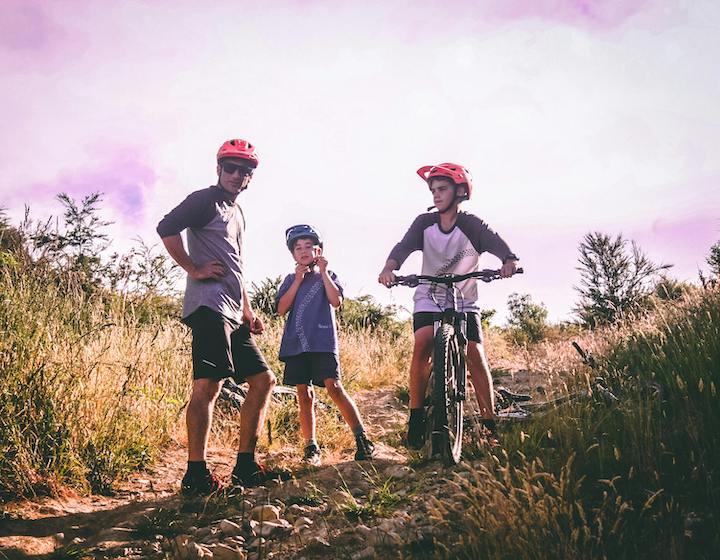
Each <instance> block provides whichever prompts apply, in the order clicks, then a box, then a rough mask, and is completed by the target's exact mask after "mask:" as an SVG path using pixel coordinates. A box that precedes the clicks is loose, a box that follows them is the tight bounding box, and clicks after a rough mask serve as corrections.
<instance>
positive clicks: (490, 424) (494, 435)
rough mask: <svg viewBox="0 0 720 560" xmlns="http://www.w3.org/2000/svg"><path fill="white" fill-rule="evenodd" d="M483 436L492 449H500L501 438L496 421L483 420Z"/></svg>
mask: <svg viewBox="0 0 720 560" xmlns="http://www.w3.org/2000/svg"><path fill="white" fill-rule="evenodd" d="M482 435H483V437H484V438H485V441H486V442H487V444H488V445H489V446H490V447H500V436H499V435H498V432H497V427H496V425H495V421H494V420H485V419H483V420H482Z"/></svg>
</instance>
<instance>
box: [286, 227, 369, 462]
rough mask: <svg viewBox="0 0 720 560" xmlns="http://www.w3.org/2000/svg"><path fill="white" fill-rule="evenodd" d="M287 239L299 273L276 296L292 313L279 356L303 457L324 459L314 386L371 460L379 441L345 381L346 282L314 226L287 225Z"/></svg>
mask: <svg viewBox="0 0 720 560" xmlns="http://www.w3.org/2000/svg"><path fill="white" fill-rule="evenodd" d="M285 243H286V245H287V248H288V249H289V250H290V252H291V253H292V256H293V258H294V259H295V272H294V273H293V274H288V275H287V276H286V277H285V280H284V281H283V283H282V284H281V286H280V288H279V289H278V294H277V297H276V304H277V310H278V313H279V314H280V315H285V313H288V312H289V313H290V314H289V316H288V319H287V321H286V322H285V331H284V332H283V338H282V342H281V344H280V359H281V360H282V361H283V362H285V378H284V382H285V384H287V385H295V386H296V387H297V395H298V405H299V408H300V410H299V416H300V432H301V433H302V436H303V438H304V440H305V455H304V460H305V461H306V462H308V463H310V464H312V465H319V464H320V462H321V460H320V447H319V446H318V444H317V441H316V439H315V392H314V389H313V385H317V386H318V387H324V388H325V389H327V391H328V393H329V395H330V398H332V400H333V401H334V402H335V404H336V405H337V407H338V408H339V409H340V413H341V414H342V416H343V418H344V419H345V422H347V424H348V426H349V427H350V429H351V430H352V432H353V434H354V435H355V443H356V446H357V451H356V452H355V460H356V461H361V460H364V459H371V458H372V454H373V450H374V445H373V444H372V442H371V441H370V440H369V439H368V438H367V435H366V434H365V429H364V427H363V424H362V421H361V420H360V414H359V412H358V409H357V407H356V406H355V403H354V402H353V400H352V399H351V398H350V396H349V395H348V394H347V392H346V391H345V388H344V387H343V385H342V383H341V382H340V362H339V359H338V342H337V326H336V323H335V310H334V308H337V307H339V306H340V303H341V302H342V297H343V289H342V286H341V284H340V282H339V281H338V278H337V276H336V275H335V273H334V272H330V271H329V270H328V268H327V267H328V261H327V259H326V258H325V256H324V255H323V243H322V240H321V238H320V235H319V234H318V233H317V231H316V230H315V229H314V228H313V227H312V226H309V225H307V224H300V225H296V226H293V227H291V228H288V230H287V231H286V232H285ZM316 266H317V270H315V267H316Z"/></svg>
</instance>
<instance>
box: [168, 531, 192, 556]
mask: <svg viewBox="0 0 720 560" xmlns="http://www.w3.org/2000/svg"><path fill="white" fill-rule="evenodd" d="M189 542H190V536H189V535H178V536H177V537H175V538H174V539H173V540H172V541H170V550H171V552H172V555H173V558H177V559H178V560H187V559H188V558H189V555H188V549H187V545H188V543H189Z"/></svg>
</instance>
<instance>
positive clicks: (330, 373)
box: [283, 352, 340, 387]
mask: <svg viewBox="0 0 720 560" xmlns="http://www.w3.org/2000/svg"><path fill="white" fill-rule="evenodd" d="M283 361H284V362H285V376H284V378H283V383H285V385H313V384H314V385H317V386H318V387H324V386H325V383H324V381H325V380H326V379H340V363H339V362H338V357H337V356H336V355H335V354H333V353H332V352H303V353H302V354H298V355H296V356H289V357H287V358H283Z"/></svg>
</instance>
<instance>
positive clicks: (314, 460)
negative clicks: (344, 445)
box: [303, 443, 322, 467]
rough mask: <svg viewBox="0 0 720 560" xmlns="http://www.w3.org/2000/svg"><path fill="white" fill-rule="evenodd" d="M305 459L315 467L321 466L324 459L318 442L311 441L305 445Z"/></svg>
mask: <svg viewBox="0 0 720 560" xmlns="http://www.w3.org/2000/svg"><path fill="white" fill-rule="evenodd" d="M303 461H304V462H306V463H307V464H309V465H313V466H315V467H318V466H320V464H321V463H322V460H321V459H320V448H319V447H318V446H317V444H316V443H311V444H309V445H306V446H305V455H304V456H303Z"/></svg>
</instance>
